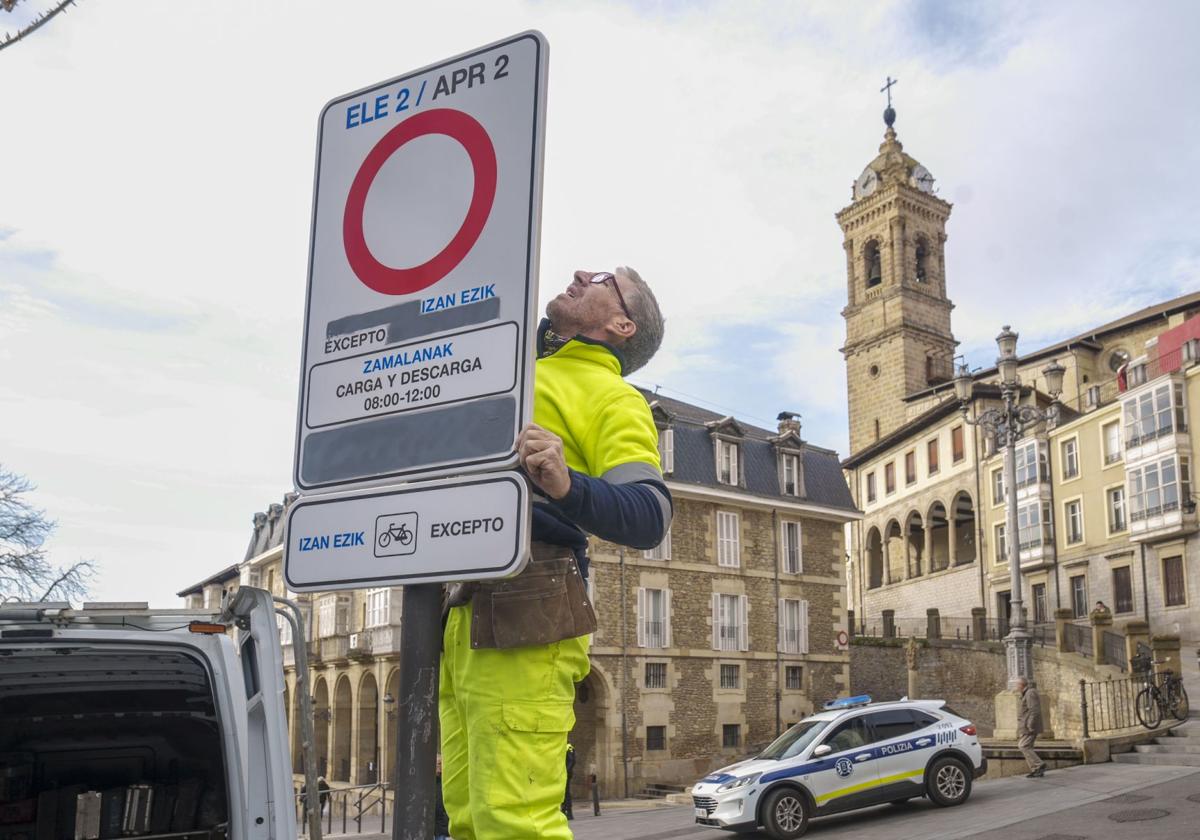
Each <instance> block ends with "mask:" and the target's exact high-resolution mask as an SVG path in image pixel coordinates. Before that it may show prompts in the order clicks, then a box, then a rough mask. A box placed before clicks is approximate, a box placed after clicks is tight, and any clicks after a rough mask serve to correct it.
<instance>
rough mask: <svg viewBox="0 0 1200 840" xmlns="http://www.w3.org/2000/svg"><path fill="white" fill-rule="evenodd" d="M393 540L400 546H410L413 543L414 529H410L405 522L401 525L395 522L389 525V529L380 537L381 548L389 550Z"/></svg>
mask: <svg viewBox="0 0 1200 840" xmlns="http://www.w3.org/2000/svg"><path fill="white" fill-rule="evenodd" d="M392 540H395V541H396V542H398V543H399V544H400V545H408V544H409V543H411V542H412V541H413V532H412V529H411V528H409V527H408V525H407V523H404V522H401V523H399V524H396V523H395V522H393V523H391V524H390V525H388V527H387V529H386V530H384V531H383V533H381V534H380V535H379V540H378V542H379V547H380V548H387V547H388V546H389V545H391V544H392Z"/></svg>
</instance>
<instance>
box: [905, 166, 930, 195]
mask: <svg viewBox="0 0 1200 840" xmlns="http://www.w3.org/2000/svg"><path fill="white" fill-rule="evenodd" d="M909 183H910V184H912V185H913V186H914V187H916V188H917V189H919V190H920V191H921V192H927V193H932V192H933V173H932V172H930V171H929V170H928V169H926V168H925V167H924V166H922V165H921V164H919V163H918V164H917V165H916V166H915V167H913V171H912V177H911V178H910V179H909Z"/></svg>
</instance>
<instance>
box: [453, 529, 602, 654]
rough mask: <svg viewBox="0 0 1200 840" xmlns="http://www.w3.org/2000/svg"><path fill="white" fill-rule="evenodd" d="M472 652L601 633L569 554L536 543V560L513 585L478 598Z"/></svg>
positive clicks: (485, 588) (482, 590)
mask: <svg viewBox="0 0 1200 840" xmlns="http://www.w3.org/2000/svg"><path fill="white" fill-rule="evenodd" d="M471 601H472V603H473V604H474V608H473V609H472V615H471V647H474V648H501V649H507V648H518V647H528V646H530V645H548V644H550V643H551V642H559V641H562V640H563V639H571V638H574V637H576V636H585V635H587V634H588V633H594V632H595V631H596V612H595V610H594V609H593V608H592V603H591V600H590V599H589V598H588V596H587V590H586V588H585V587H584V583H583V577H582V576H581V575H580V574H579V567H578V566H577V565H576V563H575V558H574V557H573V556H572V555H571V554H570V550H569V549H563V548H562V547H560V546H546V545H541V544H537V543H535V544H534V547H533V559H532V560H530V561H529V565H528V566H526V567H525V570H524V571H523V572H521V574H519V575H517V576H516V577H514V578H511V579H509V580H499V581H483V582H481V583H479V584H478V588H477V589H476V590H475V591H474V593H472V595H471Z"/></svg>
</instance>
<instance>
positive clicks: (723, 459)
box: [717, 439, 741, 485]
mask: <svg viewBox="0 0 1200 840" xmlns="http://www.w3.org/2000/svg"><path fill="white" fill-rule="evenodd" d="M740 475H741V474H740V473H739V472H738V445H737V444H736V443H734V442H733V441H731V440H719V439H718V440H717V481H719V482H721V483H722V484H733V485H736V484H739V483H740V482H739V477H740Z"/></svg>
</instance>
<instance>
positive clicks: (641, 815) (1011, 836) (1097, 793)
mask: <svg viewBox="0 0 1200 840" xmlns="http://www.w3.org/2000/svg"><path fill="white" fill-rule="evenodd" d="M1141 797H1146V798H1144V799H1143V798H1141ZM1188 797H1195V799H1189V798H1188ZM1196 800H1200V769H1197V768H1195V767H1170V766H1161V765H1137V764H1093V765H1086V766H1079V767H1071V768H1069V769H1066V770H1057V771H1053V772H1051V773H1048V774H1047V775H1046V777H1045V778H1042V779H1026V778H1024V777H1009V778H1006V779H997V780H995V781H985V782H979V783H977V784H976V785H975V788H974V791H973V793H972V794H971V799H970V801H968V802H967V803H966V804H965V805H963V806H962V807H959V808H938V807H936V806H934V805H933V804H932V803H930V802H929V801H928V800H924V799H921V800H913V801H912V802H909V803H907V804H905V805H901V806H892V805H882V806H877V807H874V808H869V809H866V810H863V811H856V812H851V813H847V814H839V815H837V816H833V817H828V818H825V819H820V820H815V821H814V822H813V824H812V827H811V828H810V829H809V832H808V834H807V835H806V837H812V838H816V840H851V838H853V840H957V838H963V837H975V838H979V840H1001V838H1004V840H1041V838H1044V837H1046V836H1047V835H1053V834H1058V835H1060V836H1061V838H1062V840H1066V838H1071V840H1085V838H1086V839H1087V840H1099V838H1112V837H1122V836H1136V837H1137V838H1138V840H1166V838H1168V837H1170V838H1171V840H1174V838H1178V837H1190V836H1195V833H1196V832H1195V826H1196V825H1200V801H1196ZM600 807H601V816H599V817H594V816H592V813H591V809H590V807H589V808H586V809H585V808H578V807H577V808H576V809H575V821H574V822H572V823H571V828H572V829H573V830H574V833H575V838H576V840H660V839H661V838H685V840H718V838H729V837H732V836H733V835H730V834H729V833H727V832H723V831H718V830H716V829H711V828H705V827H703V826H698V825H696V823H695V821H694V818H693V815H692V808H691V807H690V806H686V805H663V804H656V803H653V802H645V801H639V800H622V801H619V802H612V803H603V802H602V803H601V806H600ZM1147 811H1153V813H1150V814H1146V813H1141V814H1138V813H1136V812H1147ZM1128 812H1135V813H1133V814H1130V813H1128ZM1160 812H1165V813H1160ZM1112 817H1118V818H1120V819H1126V818H1131V817H1132V818H1140V819H1136V820H1135V821H1133V822H1125V823H1122V822H1118V821H1115V820H1113V819H1111V818H1112ZM388 820H389V822H388V828H389V830H390V828H391V817H390V816H389V818H388ZM377 826H378V823H377V822H376V823H375V825H374V827H375V830H376V831H378V827H377ZM335 827H340V826H335ZM363 827H364V829H365V828H367V826H366V825H365V824H364V826H363ZM331 836H336V835H331ZM349 836H350V837H355V836H357V837H362V838H365V840H388V838H390V833H389V834H388V835H383V834H379V833H375V834H367V833H364V834H361V835H353V834H351V835H349ZM743 836H745V837H747V838H750V837H758V836H762V835H754V834H750V835H743Z"/></svg>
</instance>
